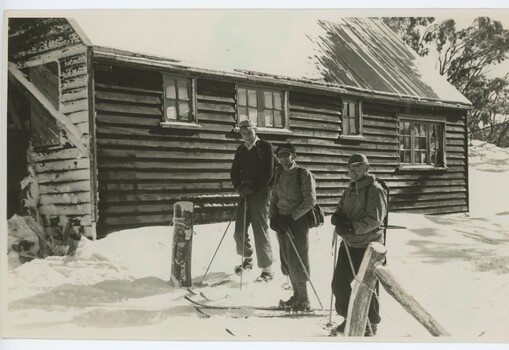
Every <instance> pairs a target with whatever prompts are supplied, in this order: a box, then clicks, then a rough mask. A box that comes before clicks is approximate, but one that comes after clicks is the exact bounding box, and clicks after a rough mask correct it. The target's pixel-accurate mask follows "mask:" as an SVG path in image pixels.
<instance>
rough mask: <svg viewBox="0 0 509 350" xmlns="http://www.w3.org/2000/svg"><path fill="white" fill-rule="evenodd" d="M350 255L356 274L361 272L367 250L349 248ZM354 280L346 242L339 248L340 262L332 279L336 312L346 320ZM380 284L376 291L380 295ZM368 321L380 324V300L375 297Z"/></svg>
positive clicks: (371, 304) (371, 303) (377, 283)
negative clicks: (360, 268)
mask: <svg viewBox="0 0 509 350" xmlns="http://www.w3.org/2000/svg"><path fill="white" fill-rule="evenodd" d="M348 250H349V252H350V255H351V257H352V263H353V268H354V271H355V273H357V272H358V271H359V267H360V265H361V262H362V259H363V258H364V253H365V252H366V248H352V247H348ZM353 279H354V276H353V275H352V269H351V267H350V261H349V259H348V254H347V252H346V247H345V242H344V241H341V245H340V246H339V254H338V262H337V264H336V268H335V269H334V277H333V278H332V292H333V293H334V297H335V298H336V304H335V307H336V312H337V313H338V315H340V316H343V317H344V318H346V316H347V315H348V303H349V302H350V294H351V293H352V288H351V286H350V285H351V283H352V281H353ZM378 290H379V282H378V281H377V282H376V284H375V291H376V294H377V295H378ZM368 319H369V322H370V323H371V324H378V323H380V320H381V319H380V305H379V303H378V299H377V298H376V297H375V295H373V296H372V297H371V302H370V304H369V310H368Z"/></svg>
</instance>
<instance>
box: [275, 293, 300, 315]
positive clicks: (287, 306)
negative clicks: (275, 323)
mask: <svg viewBox="0 0 509 350" xmlns="http://www.w3.org/2000/svg"><path fill="white" fill-rule="evenodd" d="M296 302H297V297H296V296H295V295H292V296H291V297H290V299H288V300H286V301H284V300H280V301H279V305H278V307H279V308H280V309H282V310H286V311H291V310H292V307H293V305H294V304H295V303H296Z"/></svg>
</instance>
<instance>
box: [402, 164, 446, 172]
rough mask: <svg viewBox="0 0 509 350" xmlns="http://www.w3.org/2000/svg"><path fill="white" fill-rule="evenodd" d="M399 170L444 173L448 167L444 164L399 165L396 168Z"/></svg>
mask: <svg viewBox="0 0 509 350" xmlns="http://www.w3.org/2000/svg"><path fill="white" fill-rule="evenodd" d="M397 170H398V171H400V172H405V171H411V172H423V173H446V172H447V170H448V168H447V167H446V166H438V167H435V166H431V165H400V166H399V167H398V168H397Z"/></svg>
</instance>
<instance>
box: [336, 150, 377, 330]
mask: <svg viewBox="0 0 509 350" xmlns="http://www.w3.org/2000/svg"><path fill="white" fill-rule="evenodd" d="M348 175H349V176H350V179H351V183H350V185H349V186H348V187H347V189H346V190H345V192H344V193H343V196H342V197H341V199H340V201H339V203H338V206H337V208H336V211H335V212H334V214H332V216H331V222H332V224H333V225H335V226H336V233H337V234H338V235H339V236H341V238H342V242H341V245H340V247H339V256H338V262H337V265H336V268H335V270H334V277H333V279H332V291H333V293H334V296H335V297H336V304H335V307H336V311H337V313H338V314H339V315H341V316H343V318H344V321H343V323H342V324H340V325H339V326H338V327H337V328H336V329H334V330H333V334H337V333H343V332H344V328H345V325H346V316H347V314H348V303H349V301H350V294H351V291H352V289H351V287H350V284H351V283H352V280H353V278H354V276H353V274H352V267H351V265H350V264H353V269H354V270H355V272H356V273H357V271H358V270H359V267H360V264H361V262H362V259H363V257H364V252H365V251H366V248H367V247H368V245H369V243H371V242H379V243H384V242H383V227H382V226H383V220H384V218H385V215H386V212H387V194H386V192H385V190H384V189H383V188H382V186H381V185H380V184H379V183H378V182H377V181H376V179H375V177H374V176H373V175H371V174H369V162H368V158H367V157H366V156H365V155H364V154H361V153H357V154H353V155H352V156H350V158H349V159H348ZM350 261H351V262H350ZM375 291H376V293H377V295H378V282H377V284H376V286H375ZM377 295H376V296H375V295H373V296H372V298H371V304H370V306H369V312H368V321H369V322H368V326H367V327H366V332H365V335H366V336H373V335H375V334H376V329H377V324H378V323H380V315H379V303H378V299H377Z"/></svg>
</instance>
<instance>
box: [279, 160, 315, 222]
mask: <svg viewBox="0 0 509 350" xmlns="http://www.w3.org/2000/svg"><path fill="white" fill-rule="evenodd" d="M298 168H299V166H298V165H297V163H295V162H294V163H293V165H292V166H291V167H290V169H288V171H285V170H284V169H283V167H282V166H280V167H278V168H277V170H276V173H275V174H274V180H275V182H274V185H273V187H272V196H271V198H270V207H269V217H271V218H273V217H275V216H276V215H278V214H279V215H290V216H291V217H292V219H293V220H294V221H295V220H298V219H299V218H300V217H302V216H303V215H305V214H306V213H307V212H308V211H310V210H311V209H312V208H313V207H314V206H315V204H316V190H315V178H314V177H313V175H312V174H311V172H310V171H309V170H307V169H304V168H301V170H300V171H299V170H298ZM297 176H301V178H300V179H298V178H297ZM299 184H300V186H299Z"/></svg>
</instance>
